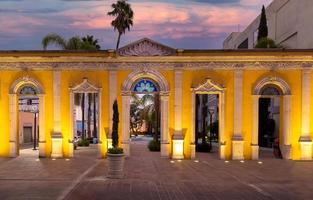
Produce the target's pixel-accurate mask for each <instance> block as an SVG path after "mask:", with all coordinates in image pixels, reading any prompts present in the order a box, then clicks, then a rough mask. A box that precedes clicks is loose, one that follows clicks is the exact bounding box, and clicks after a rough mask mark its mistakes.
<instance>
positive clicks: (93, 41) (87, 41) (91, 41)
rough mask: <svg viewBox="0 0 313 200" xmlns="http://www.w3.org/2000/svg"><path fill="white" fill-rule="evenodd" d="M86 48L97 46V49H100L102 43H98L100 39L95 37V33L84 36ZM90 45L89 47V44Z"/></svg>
mask: <svg viewBox="0 0 313 200" xmlns="http://www.w3.org/2000/svg"><path fill="white" fill-rule="evenodd" d="M82 41H83V45H84V49H88V48H92V47H95V48H96V49H97V50H100V48H101V47H100V45H99V43H98V39H94V38H93V35H87V36H85V37H83V38H82ZM88 45H89V46H90V47H89V46H88Z"/></svg>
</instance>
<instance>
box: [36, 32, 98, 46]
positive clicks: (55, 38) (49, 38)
mask: <svg viewBox="0 0 313 200" xmlns="http://www.w3.org/2000/svg"><path fill="white" fill-rule="evenodd" d="M41 44H42V47H43V49H44V50H46V49H47V47H48V46H49V45H51V44H54V45H56V46H57V47H59V48H60V49H62V50H99V49H100V45H99V44H98V40H97V39H96V40H94V39H93V36H90V35H87V36H86V37H83V38H80V37H78V36H74V37H71V38H70V39H69V40H66V39H65V38H63V37H62V36H60V35H58V34H56V33H50V34H48V35H46V36H45V37H44V38H43V39H42V42H41Z"/></svg>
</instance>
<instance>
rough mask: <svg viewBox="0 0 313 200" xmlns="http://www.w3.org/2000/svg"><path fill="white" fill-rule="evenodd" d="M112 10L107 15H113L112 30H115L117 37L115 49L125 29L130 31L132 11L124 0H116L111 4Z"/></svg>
mask: <svg viewBox="0 0 313 200" xmlns="http://www.w3.org/2000/svg"><path fill="white" fill-rule="evenodd" d="M111 7H112V8H113V10H112V11H111V12H108V15H109V16H113V17H115V19H114V20H113V21H112V22H111V25H112V26H113V28H114V31H115V30H117V32H118V38H117V42H116V50H117V49H118V47H119V44H120V39H121V36H122V34H125V32H126V30H128V31H130V27H131V26H133V18H134V12H133V10H132V8H131V6H130V4H128V3H127V2H126V1H125V0H118V1H117V2H116V3H113V4H112V5H111Z"/></svg>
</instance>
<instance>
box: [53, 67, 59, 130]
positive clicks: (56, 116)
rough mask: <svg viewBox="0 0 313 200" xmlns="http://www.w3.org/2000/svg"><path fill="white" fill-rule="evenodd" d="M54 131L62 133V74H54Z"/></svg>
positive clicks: (57, 72)
mask: <svg viewBox="0 0 313 200" xmlns="http://www.w3.org/2000/svg"><path fill="white" fill-rule="evenodd" d="M53 113H54V117H53V124H54V126H53V127H54V128H53V131H54V132H55V133H61V72H60V71H54V72H53Z"/></svg>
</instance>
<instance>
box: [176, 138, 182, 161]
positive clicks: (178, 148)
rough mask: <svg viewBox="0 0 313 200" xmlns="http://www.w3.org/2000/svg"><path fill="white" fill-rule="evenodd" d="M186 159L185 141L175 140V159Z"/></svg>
mask: <svg viewBox="0 0 313 200" xmlns="http://www.w3.org/2000/svg"><path fill="white" fill-rule="evenodd" d="M183 158H184V140H182V139H174V140H173V159H183Z"/></svg>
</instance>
